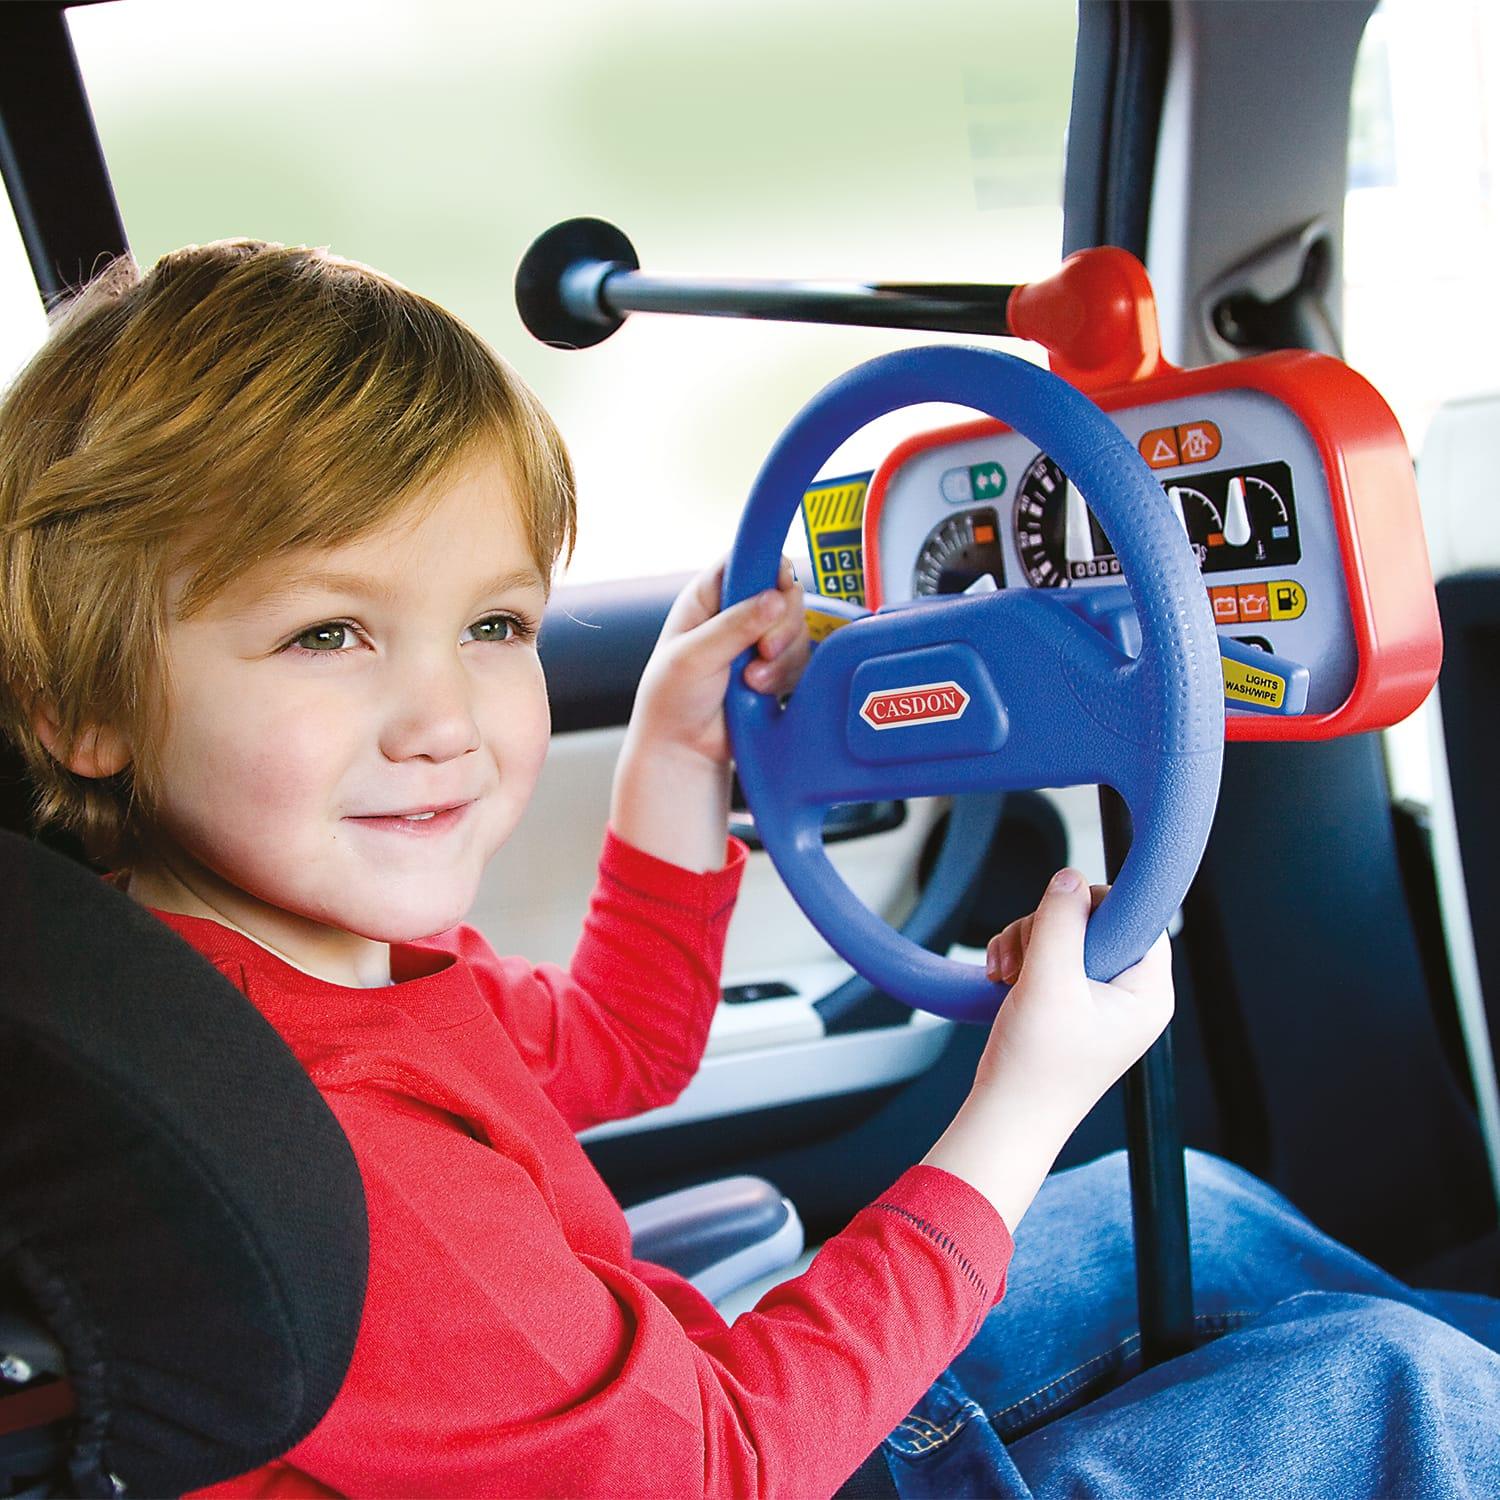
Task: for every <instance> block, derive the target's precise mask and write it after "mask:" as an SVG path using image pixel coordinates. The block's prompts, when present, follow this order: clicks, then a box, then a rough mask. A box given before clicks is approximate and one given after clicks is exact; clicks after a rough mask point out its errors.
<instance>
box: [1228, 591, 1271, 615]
mask: <svg viewBox="0 0 1500 1500" xmlns="http://www.w3.org/2000/svg"><path fill="white" fill-rule="evenodd" d="M1235 593H1236V594H1238V595H1239V600H1240V620H1241V621H1242V622H1243V623H1245V624H1247V625H1251V624H1257V623H1259V622H1260V621H1261V620H1269V619H1270V618H1271V596H1270V594H1269V592H1267V589H1266V586H1265V584H1263V583H1242V584H1240V586H1239V587H1238V588H1237V589H1236V590H1235Z"/></svg>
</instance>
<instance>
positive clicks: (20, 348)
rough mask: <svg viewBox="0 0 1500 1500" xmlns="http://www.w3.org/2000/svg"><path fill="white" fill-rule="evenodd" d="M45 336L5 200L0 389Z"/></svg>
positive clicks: (1, 211) (0, 224) (0, 251)
mask: <svg viewBox="0 0 1500 1500" xmlns="http://www.w3.org/2000/svg"><path fill="white" fill-rule="evenodd" d="M46 336H47V314H46V313H45V312H44V311H43V310H42V299H41V297H40V296H39V295H38V293H37V289H36V278H35V277H34V276H33V275H32V274H31V262H30V261H28V260H27V258H26V247H25V246H24V245H23V244H22V243H21V231H20V230H19V228H17V226H16V216H15V214H14V213H13V212H12V210H11V207H10V199H9V198H8V197H7V198H6V199H5V205H4V207H3V208H0V389H3V387H5V386H7V385H9V384H10V382H11V379H12V377H13V376H14V375H15V374H16V372H17V371H18V370H19V369H20V368H21V366H22V365H24V364H25V363H26V361H27V360H28V359H30V358H31V356H32V355H33V354H35V353H36V351H37V350H38V349H39V348H40V347H41V344H42V340H43V339H44V338H45V337H46Z"/></svg>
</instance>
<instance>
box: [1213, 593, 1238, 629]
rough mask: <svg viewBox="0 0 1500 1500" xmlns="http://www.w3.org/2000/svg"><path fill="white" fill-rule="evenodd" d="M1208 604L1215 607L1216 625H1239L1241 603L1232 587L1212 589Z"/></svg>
mask: <svg viewBox="0 0 1500 1500" xmlns="http://www.w3.org/2000/svg"><path fill="white" fill-rule="evenodd" d="M1208 602H1209V603H1210V604H1211V605H1213V609H1214V624H1215V625H1237V624H1239V619H1240V601H1239V596H1238V595H1237V594H1236V593H1235V591H1234V589H1233V588H1232V587H1230V588H1217V589H1210V590H1209V591H1208Z"/></svg>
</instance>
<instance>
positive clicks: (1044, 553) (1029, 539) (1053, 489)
mask: <svg viewBox="0 0 1500 1500" xmlns="http://www.w3.org/2000/svg"><path fill="white" fill-rule="evenodd" d="M1012 517H1013V520H1014V524H1015V535H1016V550H1017V551H1018V552H1019V553H1020V554H1021V566H1022V568H1024V569H1025V571H1026V581H1027V582H1028V583H1029V584H1030V585H1031V586H1032V588H1035V589H1057V588H1066V587H1067V586H1068V584H1070V583H1072V582H1073V581H1074V580H1075V579H1080V578H1118V577H1119V576H1120V562H1119V559H1118V558H1117V557H1116V556H1115V549H1114V545H1113V544H1112V543H1111V542H1110V540H1109V538H1108V537H1107V536H1106V535H1105V534H1104V530H1103V528H1102V527H1101V526H1100V525H1099V523H1098V522H1097V521H1096V520H1095V519H1094V517H1093V514H1092V513H1091V512H1090V511H1089V508H1088V506H1087V505H1086V504H1084V500H1083V496H1082V495H1081V494H1080V493H1079V492H1078V491H1077V490H1076V489H1074V487H1073V486H1072V484H1070V483H1069V481H1068V478H1067V476H1066V475H1065V474H1064V473H1063V471H1062V470H1061V469H1060V468H1058V466H1057V465H1056V464H1055V463H1053V461H1052V460H1051V459H1050V458H1048V457H1047V455H1046V454H1045V453H1038V454H1037V456H1036V457H1035V458H1034V459H1032V461H1031V463H1030V465H1029V466H1028V468H1027V470H1026V472H1025V473H1024V474H1023V475H1022V476H1021V480H1020V483H1019V484H1017V485H1016V499H1015V508H1014V510H1013V511H1012Z"/></svg>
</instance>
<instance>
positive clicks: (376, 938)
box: [339, 891, 475, 943]
mask: <svg viewBox="0 0 1500 1500" xmlns="http://www.w3.org/2000/svg"><path fill="white" fill-rule="evenodd" d="M474 896H475V893H474V892H473V891H469V892H467V893H464V892H457V893H451V894H449V895H447V896H446V897H439V898H436V899H434V898H433V897H431V896H429V897H428V898H427V899H425V900H423V901H419V902H413V901H393V902H391V903H390V906H389V908H388V909H386V908H384V907H383V906H379V905H377V906H376V907H375V908H374V909H373V910H372V909H370V908H368V907H367V908H365V909H364V910H362V911H358V912H350V913H348V919H347V920H346V921H343V922H340V923H339V925H340V926H342V927H344V928H345V929H346V931H349V932H352V933H354V934H355V935H356V936H357V937H363V938H369V939H370V940H371V942H376V943H416V942H420V941H421V940H422V939H423V938H429V937H433V936H434V935H435V934H437V933H439V932H446V931H447V930H448V929H449V928H450V927H457V926H458V924H459V923H460V922H462V921H463V919H464V918H465V917H466V916H468V914H469V911H470V908H471V907H472V906H473V905H474Z"/></svg>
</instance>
